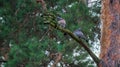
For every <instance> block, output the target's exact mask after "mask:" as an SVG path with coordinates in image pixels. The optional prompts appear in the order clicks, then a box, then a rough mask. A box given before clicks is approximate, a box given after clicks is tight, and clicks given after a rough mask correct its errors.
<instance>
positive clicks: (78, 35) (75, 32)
mask: <svg viewBox="0 0 120 67" xmlns="http://www.w3.org/2000/svg"><path fill="white" fill-rule="evenodd" d="M73 34H74V35H75V36H77V37H78V38H81V39H84V40H86V41H87V38H86V37H85V35H84V34H83V32H82V31H81V28H79V29H77V30H75V31H74V32H73Z"/></svg>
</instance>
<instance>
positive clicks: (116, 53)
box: [99, 0, 120, 67]
mask: <svg viewBox="0 0 120 67" xmlns="http://www.w3.org/2000/svg"><path fill="white" fill-rule="evenodd" d="M101 13H102V14H101V20H102V31H101V53H100V58H101V62H100V63H99V67H119V66H120V0H102V9H101Z"/></svg>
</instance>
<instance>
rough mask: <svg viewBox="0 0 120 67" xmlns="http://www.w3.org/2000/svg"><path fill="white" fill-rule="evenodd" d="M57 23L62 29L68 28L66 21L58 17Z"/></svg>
mask: <svg viewBox="0 0 120 67" xmlns="http://www.w3.org/2000/svg"><path fill="white" fill-rule="evenodd" d="M57 21H58V25H59V26H60V27H62V28H65V26H66V21H65V20H64V19H63V18H61V17H57Z"/></svg>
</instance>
